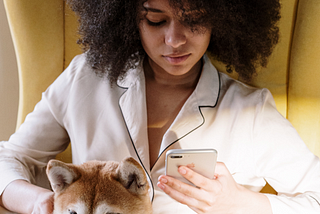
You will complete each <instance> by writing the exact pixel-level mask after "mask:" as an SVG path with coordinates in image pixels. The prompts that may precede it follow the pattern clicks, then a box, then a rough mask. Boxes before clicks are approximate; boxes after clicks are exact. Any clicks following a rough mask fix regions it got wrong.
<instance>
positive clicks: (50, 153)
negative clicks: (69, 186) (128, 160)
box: [0, 57, 83, 194]
mask: <svg viewBox="0 0 320 214" xmlns="http://www.w3.org/2000/svg"><path fill="white" fill-rule="evenodd" d="M82 61H83V59H82V57H76V58H75V59H74V60H73V61H72V62H71V64H70V66H69V67H68V68H67V69H66V70H65V71H64V72H63V73H62V74H61V75H60V76H59V77H58V78H57V80H55V82H54V83H53V84H52V85H51V86H50V87H49V88H48V89H47V90H46V92H44V93H43V94H42V99H41V101H40V102H39V103H38V104H37V105H36V107H35V109H34V111H33V112H32V113H30V114H29V115H28V116H27V117H26V120H25V122H24V123H23V124H22V125H21V126H20V128H19V129H18V131H17V132H16V133H14V134H13V135H12V136H11V137H10V139H9V141H7V142H0V171H1V176H0V194H2V192H3V191H4V189H5V188H6V186H7V185H8V184H9V183H11V182H12V181H14V180H17V179H23V180H26V181H28V182H30V183H33V184H37V185H39V186H42V187H49V183H48V181H47V178H46V174H45V169H46V164H47V162H48V161H49V160H50V159H52V158H55V156H56V155H57V154H59V153H61V152H62V151H64V150H65V149H66V148H67V146H68V144H69V142H70V140H69V136H68V133H67V131H66V128H65V125H64V124H65V114H66V111H67V108H68V100H69V94H70V89H71V87H72V82H73V79H74V76H75V73H76V72H75V71H76V70H77V66H78V64H81V62H82ZM82 64H83V63H82Z"/></svg>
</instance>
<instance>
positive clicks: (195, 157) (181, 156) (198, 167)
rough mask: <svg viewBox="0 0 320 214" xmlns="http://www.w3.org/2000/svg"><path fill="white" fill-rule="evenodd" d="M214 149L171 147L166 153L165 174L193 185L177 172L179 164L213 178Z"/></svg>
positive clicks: (215, 154)
mask: <svg viewBox="0 0 320 214" xmlns="http://www.w3.org/2000/svg"><path fill="white" fill-rule="evenodd" d="M217 154H218V153H217V151H216V150H215V149H172V150H169V151H168V152H167V153H166V175H169V176H171V177H173V178H176V179H178V180H180V181H182V182H185V183H187V184H190V185H193V186H194V184H192V183H191V182H189V181H188V180H187V179H185V178H184V177H183V176H182V175H180V173H179V172H178V167H179V166H187V167H189V168H190V169H192V170H193V171H195V172H197V173H199V174H201V175H203V176H205V177H207V178H210V179H214V171H215V166H216V163H217Z"/></svg>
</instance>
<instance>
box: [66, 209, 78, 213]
mask: <svg viewBox="0 0 320 214" xmlns="http://www.w3.org/2000/svg"><path fill="white" fill-rule="evenodd" d="M68 212H69V214H77V212H76V211H74V210H72V209H68Z"/></svg>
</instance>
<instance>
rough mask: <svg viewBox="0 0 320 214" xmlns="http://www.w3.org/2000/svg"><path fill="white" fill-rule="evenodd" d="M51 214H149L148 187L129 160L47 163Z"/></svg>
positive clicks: (141, 170)
mask: <svg viewBox="0 0 320 214" xmlns="http://www.w3.org/2000/svg"><path fill="white" fill-rule="evenodd" d="M46 172H47V176H48V179H49V181H50V184H51V187H52V190H53V191H54V211H53V214H120V213H121V214H152V206H151V202H150V198H149V193H148V190H149V184H148V181H147V177H146V174H145V172H144V170H143V169H142V167H141V165H140V164H139V163H138V162H137V161H135V160H134V159H133V158H131V157H130V158H126V159H124V160H123V161H121V162H120V163H118V162H114V161H107V162H105V161H88V162H86V163H84V164H82V165H74V164H66V163H63V162H61V161H58V160H50V161H49V163H48V165H47V170H46Z"/></svg>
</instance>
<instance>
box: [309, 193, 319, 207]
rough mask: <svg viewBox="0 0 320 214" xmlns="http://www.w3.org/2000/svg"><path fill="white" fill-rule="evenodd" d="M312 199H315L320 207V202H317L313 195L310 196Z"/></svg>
mask: <svg viewBox="0 0 320 214" xmlns="http://www.w3.org/2000/svg"><path fill="white" fill-rule="evenodd" d="M308 196H309V197H310V198H312V199H314V200H315V201H316V202H317V203H318V205H319V206H320V202H319V201H318V200H317V199H315V197H313V196H311V195H308Z"/></svg>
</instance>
